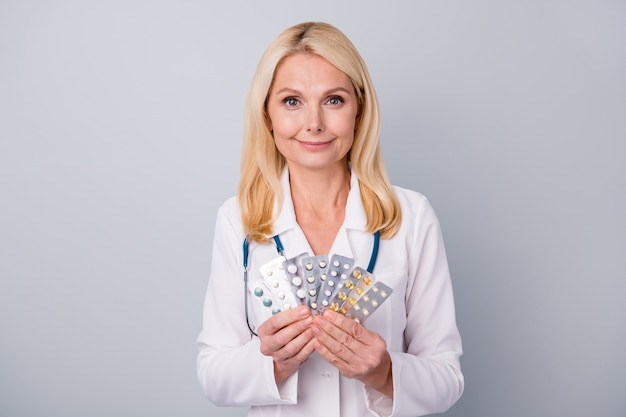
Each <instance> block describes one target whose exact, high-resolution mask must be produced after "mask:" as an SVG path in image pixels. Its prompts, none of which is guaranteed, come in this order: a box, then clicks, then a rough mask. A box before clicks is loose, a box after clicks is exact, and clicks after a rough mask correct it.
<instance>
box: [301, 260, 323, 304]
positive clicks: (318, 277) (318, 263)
mask: <svg viewBox="0 0 626 417" xmlns="http://www.w3.org/2000/svg"><path fill="white" fill-rule="evenodd" d="M328 265H329V262H328V256H327V255H317V256H308V257H304V258H302V274H303V279H304V286H305V289H306V298H307V305H308V306H309V307H310V308H311V311H312V312H313V314H317V313H318V302H317V300H318V295H319V292H320V289H321V286H322V283H323V282H324V281H326V278H327V272H328Z"/></svg>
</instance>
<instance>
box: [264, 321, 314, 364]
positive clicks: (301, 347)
mask: <svg viewBox="0 0 626 417" xmlns="http://www.w3.org/2000/svg"><path fill="white" fill-rule="evenodd" d="M312 342H313V331H312V330H311V328H310V327H309V328H307V329H305V330H304V331H303V332H301V333H300V334H298V335H297V336H296V337H295V338H293V339H292V340H291V341H290V342H289V343H287V344H286V345H284V346H283V347H282V348H280V349H279V350H277V351H276V353H275V354H274V355H273V356H274V358H275V359H277V360H282V361H284V360H288V359H292V358H296V359H297V360H298V361H299V362H303V361H304V360H305V359H306V358H308V356H309V355H310V354H311V353H313V351H314V350H315V348H314V347H313V343H312Z"/></svg>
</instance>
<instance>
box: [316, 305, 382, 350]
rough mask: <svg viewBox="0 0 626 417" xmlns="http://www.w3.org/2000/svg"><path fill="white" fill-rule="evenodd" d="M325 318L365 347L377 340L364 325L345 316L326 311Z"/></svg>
mask: <svg viewBox="0 0 626 417" xmlns="http://www.w3.org/2000/svg"><path fill="white" fill-rule="evenodd" d="M323 318H324V319H325V320H327V321H328V322H329V323H332V324H333V325H334V326H336V327H338V328H339V329H341V330H342V331H344V332H345V333H347V334H349V335H350V336H352V337H353V338H354V339H356V340H358V341H359V342H360V343H362V344H364V345H371V344H372V343H373V342H374V340H375V338H376V334H375V333H373V332H371V331H369V330H367V329H366V328H365V327H363V325H362V324H360V323H359V322H357V321H356V320H353V319H351V318H348V317H346V316H344V315H343V314H339V313H336V312H334V311H332V310H326V311H325V312H324V315H323Z"/></svg>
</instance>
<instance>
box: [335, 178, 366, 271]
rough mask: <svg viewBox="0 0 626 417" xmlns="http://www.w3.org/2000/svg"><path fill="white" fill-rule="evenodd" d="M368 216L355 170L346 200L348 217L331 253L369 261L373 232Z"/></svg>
mask: <svg viewBox="0 0 626 417" xmlns="http://www.w3.org/2000/svg"><path fill="white" fill-rule="evenodd" d="M366 225H367V216H366V215H365V209H364V208H363V203H362V201H361V190H360V188H359V180H358V178H357V177H356V174H355V173H354V171H352V173H351V176H350V193H349V194H348V201H347V202H346V217H345V220H344V222H343V226H342V227H341V229H340V230H339V233H338V234H337V237H336V238H335V242H334V243H333V246H332V248H331V254H339V255H342V256H347V257H350V258H353V259H354V260H355V264H356V265H359V266H362V265H363V264H365V266H367V262H369V256H370V254H371V248H372V241H373V237H372V234H371V233H369V232H367V230H366Z"/></svg>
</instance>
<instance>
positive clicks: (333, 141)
mask: <svg viewBox="0 0 626 417" xmlns="http://www.w3.org/2000/svg"><path fill="white" fill-rule="evenodd" d="M377 232H378V233H377ZM274 236H278V238H279V241H276V244H278V245H279V247H278V249H282V248H284V256H285V257H286V258H291V257H295V256H296V255H299V254H301V253H303V252H308V253H310V254H340V255H343V256H346V257H349V258H352V259H354V263H355V265H367V264H368V262H369V261H376V259H377V261H376V264H375V269H374V271H373V273H374V275H375V277H376V279H377V281H379V282H382V283H384V284H386V285H388V286H389V287H391V288H392V289H393V294H392V295H391V296H390V298H389V300H388V301H387V302H386V303H383V304H382V305H381V306H380V308H378V310H376V311H375V312H374V313H373V314H372V315H371V317H369V318H368V320H367V322H366V323H365V324H363V325H362V324H360V323H358V322H357V321H355V320H353V319H351V318H348V317H345V316H343V315H341V314H339V313H338V312H335V311H332V310H330V309H327V310H326V311H325V312H324V314H322V315H313V314H312V313H311V310H310V309H309V308H308V307H307V306H306V305H301V306H298V307H296V308H292V309H288V310H285V311H282V312H279V313H278V314H274V315H272V313H271V312H270V311H269V309H267V308H264V307H263V306H262V305H261V304H260V303H259V302H258V300H255V299H254V297H253V296H252V295H251V294H248V292H249V291H250V289H249V288H248V286H247V285H246V284H247V283H244V280H242V278H241V268H242V265H245V266H246V270H248V271H250V275H251V278H252V277H254V276H258V275H259V272H258V271H259V267H260V266H262V265H265V264H266V263H268V262H270V261H271V260H272V259H275V258H276V257H277V253H276V250H277V245H276V244H275V242H274V239H272V238H273V237H274ZM377 236H380V238H381V241H380V245H377V244H376V240H377ZM244 240H245V242H246V244H245V245H244V246H245V251H242V243H243V242H244ZM278 242H280V243H278ZM373 248H377V249H374V250H373ZM244 252H245V253H244ZM375 255H377V258H376V256H375ZM372 258H373V259H372ZM246 281H247V279H246ZM244 294H245V295H244ZM198 346H199V355H198V378H199V381H200V383H201V385H202V387H203V390H204V392H205V394H206V395H207V397H208V398H209V399H210V400H211V401H212V402H214V403H215V404H217V405H222V406H250V412H249V415H250V416H278V415H280V416H307V417H310V416H324V417H328V416H373V415H378V416H391V415H393V416H416V415H424V414H430V413H435V412H443V411H445V410H446V409H448V408H449V407H450V406H451V405H452V404H453V403H454V402H455V401H456V400H457V399H458V398H459V397H460V395H461V393H462V391H463V386H464V382H463V376H462V374H461V371H460V364H459V357H460V356H461V340H460V336H459V333H458V331H457V327H456V322H455V311H454V301H453V295H452V286H451V282H450V276H449V272H448V266H447V260H446V255H445V250H444V247H443V241H442V236H441V232H440V228H439V224H438V221H437V218H436V216H435V214H434V212H433V210H432V208H431V207H430V205H429V203H428V201H427V200H426V199H425V198H424V197H423V196H422V195H420V194H418V193H416V192H413V191H409V190H405V189H401V188H398V187H393V186H391V185H390V183H389V180H388V178H387V175H386V172H385V169H384V165H383V160H382V154H381V150H380V145H379V112H378V103H377V99H376V95H375V92H374V89H373V87H372V82H371V80H370V77H369V74H368V72H367V69H366V67H365V64H364V63H363V61H362V59H361V57H360V55H359V53H358V52H357V50H356V49H355V48H354V46H353V45H352V43H351V42H350V41H349V40H348V39H347V38H346V37H345V36H344V35H343V34H342V33H341V32H340V31H339V30H337V29H336V28H334V27H333V26H330V25H328V24H324V23H304V24H300V25H296V26H294V27H292V28H289V29H287V30H286V31H285V32H283V33H282V34H281V35H279V36H278V38H277V39H276V40H275V41H274V42H273V43H272V44H271V45H270V46H269V48H268V49H267V51H266V52H265V54H264V56H263V57H262V59H261V61H260V63H259V66H258V68H257V71H256V73H255V75H254V77H253V80H252V85H251V89H250V92H249V96H248V101H247V108H246V118H245V132H244V144H243V156H242V167H241V181H240V186H239V193H238V196H237V198H232V199H230V200H228V201H227V202H226V203H225V204H224V205H223V206H222V207H221V208H220V210H219V213H218V219H217V225H216V232H215V243H214V249H213V258H212V271H211V278H210V280H209V286H208V290H207V295H206V300H205V306H204V326H203V329H202V332H201V333H200V336H199V338H198Z"/></svg>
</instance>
